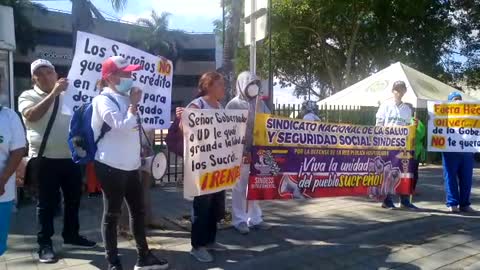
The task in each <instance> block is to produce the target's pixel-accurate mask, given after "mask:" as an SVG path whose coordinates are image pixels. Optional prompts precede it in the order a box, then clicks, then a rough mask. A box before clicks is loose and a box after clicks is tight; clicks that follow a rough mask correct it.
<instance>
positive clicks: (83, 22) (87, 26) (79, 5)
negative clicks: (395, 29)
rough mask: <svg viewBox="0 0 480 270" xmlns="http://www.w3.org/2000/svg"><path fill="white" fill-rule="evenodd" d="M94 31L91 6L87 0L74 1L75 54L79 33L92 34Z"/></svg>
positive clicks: (73, 32) (73, 29) (73, 31)
mask: <svg viewBox="0 0 480 270" xmlns="http://www.w3.org/2000/svg"><path fill="white" fill-rule="evenodd" d="M92 29H93V17H92V12H91V10H90V4H89V3H88V2H87V1H86V0H72V34H73V54H74V55H75V46H76V44H77V31H82V32H91V31H92Z"/></svg>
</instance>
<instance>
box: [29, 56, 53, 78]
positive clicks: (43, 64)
mask: <svg viewBox="0 0 480 270" xmlns="http://www.w3.org/2000/svg"><path fill="white" fill-rule="evenodd" d="M41 67H49V68H52V69H53V70H55V67H54V66H53V65H52V63H50V61H48V60H45V59H38V60H35V61H34V62H33V63H32V64H31V65H30V72H31V74H32V75H33V73H35V71H37V69H39V68H41Z"/></svg>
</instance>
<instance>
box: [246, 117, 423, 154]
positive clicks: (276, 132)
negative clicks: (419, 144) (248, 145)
mask: <svg viewBox="0 0 480 270" xmlns="http://www.w3.org/2000/svg"><path fill="white" fill-rule="evenodd" d="M414 138H415V126H406V127H377V126H360V125H348V124H333V123H320V122H312V121H304V120H300V119H291V118H284V117H277V116H273V115H270V114H257V115H256V118H255V128H254V145H256V146H275V147H278V146H285V147H292V146H293V147H301V148H318V147H319V146H321V147H322V148H335V149H352V148H353V149H374V150H404V149H406V150H413V147H414Z"/></svg>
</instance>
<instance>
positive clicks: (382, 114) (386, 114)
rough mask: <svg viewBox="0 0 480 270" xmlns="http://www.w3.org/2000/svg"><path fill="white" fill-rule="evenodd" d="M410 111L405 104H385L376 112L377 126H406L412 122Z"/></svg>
mask: <svg viewBox="0 0 480 270" xmlns="http://www.w3.org/2000/svg"><path fill="white" fill-rule="evenodd" d="M412 114H413V112H412V109H411V108H410V106H408V105H407V104H405V103H403V102H402V103H400V104H399V105H397V104H395V102H394V101H389V102H385V103H383V104H382V105H380V108H378V111H377V115H376V118H377V123H376V125H377V126H386V127H391V126H408V125H410V123H411V121H412Z"/></svg>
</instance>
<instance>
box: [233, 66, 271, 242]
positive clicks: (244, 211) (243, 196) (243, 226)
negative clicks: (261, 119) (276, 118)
mask: <svg viewBox="0 0 480 270" xmlns="http://www.w3.org/2000/svg"><path fill="white" fill-rule="evenodd" d="M236 88H237V96H236V97H235V98H233V99H232V100H231V101H230V102H229V103H228V104H227V106H226V109H233V110H248V121H247V130H246V134H245V138H246V142H245V149H244V151H243V164H242V166H241V171H240V180H239V181H238V182H237V184H236V185H235V187H234V188H233V190H232V219H233V220H232V222H233V226H234V227H235V229H237V231H238V232H240V233H241V234H247V233H249V232H250V228H255V229H264V230H266V229H269V228H270V225H269V224H267V223H265V222H263V219H262V209H261V208H260V205H259V204H258V202H257V201H248V206H247V186H248V177H249V175H250V163H251V160H252V158H251V154H250V151H251V149H250V148H251V147H252V142H253V126H254V122H255V112H256V100H257V96H258V94H259V92H260V80H258V79H257V77H256V76H255V75H253V74H250V72H248V71H244V72H242V73H240V75H238V79H237V87H236ZM259 102H260V103H261V104H260V105H261V106H260V110H261V111H262V112H266V113H268V112H269V111H268V108H267V106H265V103H263V101H261V100H259ZM247 207H248V208H247Z"/></svg>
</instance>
